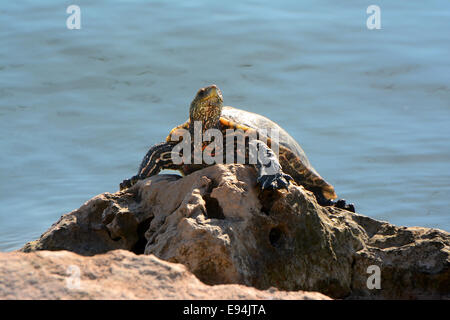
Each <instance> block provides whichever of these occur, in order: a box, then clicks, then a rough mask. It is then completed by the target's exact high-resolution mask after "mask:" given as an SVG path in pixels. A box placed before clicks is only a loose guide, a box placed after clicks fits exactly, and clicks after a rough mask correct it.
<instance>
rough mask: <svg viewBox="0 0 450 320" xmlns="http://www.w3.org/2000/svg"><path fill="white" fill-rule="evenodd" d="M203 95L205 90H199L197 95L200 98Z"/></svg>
mask: <svg viewBox="0 0 450 320" xmlns="http://www.w3.org/2000/svg"><path fill="white" fill-rule="evenodd" d="M205 93H206V89H205V88H201V89H200V90H199V91H198V95H199V96H200V97H203V96H204V95H205Z"/></svg>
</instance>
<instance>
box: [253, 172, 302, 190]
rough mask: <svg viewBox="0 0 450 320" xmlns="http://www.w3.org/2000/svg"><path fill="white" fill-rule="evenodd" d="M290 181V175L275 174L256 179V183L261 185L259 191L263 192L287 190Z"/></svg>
mask: <svg viewBox="0 0 450 320" xmlns="http://www.w3.org/2000/svg"><path fill="white" fill-rule="evenodd" d="M290 180H293V179H292V177H291V176H290V175H288V174H285V173H276V174H269V175H263V176H260V177H258V180H257V183H259V184H260V185H261V189H263V190H265V189H268V190H278V189H283V188H284V189H287V188H288V186H289V181H290Z"/></svg>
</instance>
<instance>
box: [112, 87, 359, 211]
mask: <svg viewBox="0 0 450 320" xmlns="http://www.w3.org/2000/svg"><path fill="white" fill-rule="evenodd" d="M196 127H197V129H198V130H201V132H200V134H202V133H205V132H207V131H208V130H210V129H212V130H216V132H217V130H218V131H219V132H220V133H222V134H223V135H224V136H227V134H228V133H229V132H233V133H236V132H239V133H240V134H241V135H244V136H245V138H246V139H247V140H245V144H244V145H245V147H244V148H243V149H242V148H238V146H237V143H235V142H234V139H233V146H232V148H233V149H230V150H232V152H233V153H234V154H233V155H232V156H233V160H234V162H235V163H236V158H238V155H240V156H241V159H244V161H245V164H249V165H253V166H254V167H255V169H256V170H257V173H258V178H257V181H256V182H257V184H259V185H260V188H261V189H262V190H279V189H287V188H288V186H289V184H290V183H295V184H297V185H301V186H303V187H304V188H305V189H307V190H309V191H311V192H313V194H314V195H315V197H316V200H317V202H318V203H319V204H320V205H322V206H335V207H338V208H341V209H346V210H348V211H351V212H355V207H354V205H353V204H347V203H346V201H345V200H344V199H339V200H336V199H337V198H338V197H337V195H336V193H335V190H334V187H333V186H332V185H331V184H330V183H328V182H327V181H326V180H325V179H324V178H322V177H321V176H320V174H319V173H318V172H317V171H316V170H315V169H314V168H313V166H312V165H311V163H310V162H309V160H308V158H307V157H306V154H305V152H304V151H303V149H302V148H301V147H300V145H299V144H298V143H297V141H296V140H295V139H294V138H292V137H291V136H290V135H289V134H288V133H287V132H286V131H285V130H284V129H282V128H281V127H280V126H279V125H278V124H276V123H275V122H273V121H272V120H270V119H268V118H266V117H264V116H262V115H259V114H256V113H252V112H249V111H245V110H242V109H238V108H234V107H231V106H224V105H223V96H222V92H221V91H220V89H219V88H218V87H217V86H216V85H214V84H213V85H210V86H206V87H203V88H201V89H200V90H198V92H197V94H196V95H195V97H194V99H193V100H192V102H191V105H190V109H189V119H188V120H187V121H186V122H185V123H183V124H181V125H179V126H177V127H175V128H173V129H172V130H171V131H170V133H169V135H168V136H167V138H166V141H164V142H161V143H158V144H156V145H154V146H152V147H151V148H150V150H149V151H148V152H147V154H146V155H145V157H144V158H143V160H142V162H141V165H140V166H139V170H138V173H137V175H135V176H133V177H131V178H130V179H125V180H123V182H122V183H121V184H120V190H123V189H126V188H129V187H131V186H132V185H134V184H135V183H136V182H137V181H138V180H142V179H145V178H147V177H150V176H153V175H156V174H158V173H159V172H160V171H161V170H162V169H173V170H178V171H180V172H181V173H182V174H183V175H187V174H189V173H192V172H194V171H196V170H199V169H201V168H203V167H205V166H209V165H211V163H206V161H204V160H202V159H200V161H194V163H192V158H187V159H188V160H191V161H184V162H179V161H174V158H173V152H175V151H174V150H175V146H176V145H178V143H179V142H180V136H183V139H182V141H184V139H186V138H190V137H194V142H192V141H186V143H188V144H189V147H192V149H195V146H194V144H195V143H198V142H195V134H196V133H195V128H196ZM267 129H270V130H272V131H276V132H278V145H277V146H278V151H279V152H278V154H277V153H276V152H275V148H274V146H275V144H274V139H272V138H271V137H269V135H268V134H267ZM230 130H231V131H230ZM188 140H192V139H188ZM241 141H242V140H241ZM200 145H201V148H202V151H203V152H204V151H205V149H206V150H208V148H209V147H211V145H212V144H209V145H208V144H207V143H206V142H203V141H200ZM200 145H197V146H198V147H199V146H200ZM272 146H273V147H272ZM215 147H217V145H215ZM209 149H211V148H209ZM222 150H225V147H224V148H223V149H222ZM252 150H253V153H252V152H251V151H252ZM255 150H256V152H257V156H256V161H253V163H251V162H250V160H251V159H252V158H250V156H251V155H255V153H254V152H255ZM210 151H211V154H212V155H217V154H216V153H217V150H216V149H213V150H210ZM175 154H176V152H175ZM261 155H263V156H261ZM223 157H225V155H223ZM184 159H185V160H186V158H184ZM219 159H220V155H219ZM253 159H254V158H253Z"/></svg>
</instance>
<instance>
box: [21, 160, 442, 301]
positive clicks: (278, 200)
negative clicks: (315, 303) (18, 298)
mask: <svg viewBox="0 0 450 320" xmlns="http://www.w3.org/2000/svg"><path fill="white" fill-rule="evenodd" d="M449 248H450V234H449V233H447V232H445V231H442V230H438V229H430V228H418V227H414V228H405V227H397V226H393V225H391V224H389V223H387V222H381V221H377V220H374V219H371V218H369V217H366V216H363V215H360V214H354V213H351V212H348V211H345V210H340V209H337V208H332V207H321V206H320V205H318V204H317V202H316V200H315V197H314V195H313V194H312V193H311V192H309V191H307V190H305V189H304V188H303V187H301V186H296V185H290V186H289V189H288V190H279V191H264V192H262V191H260V189H259V188H258V186H257V185H256V172H255V170H254V169H253V168H251V167H249V166H245V165H215V166H211V167H208V168H205V169H202V170H199V171H196V172H194V173H192V174H190V175H188V176H186V177H183V178H181V177H179V176H176V175H158V176H155V177H151V178H148V179H146V180H143V181H140V182H138V183H137V184H136V185H134V186H133V187H132V188H130V189H127V190H123V191H119V192H117V193H113V194H111V193H104V194H101V195H99V196H97V197H95V198H93V199H91V200H89V201H88V202H86V203H85V204H84V205H83V206H82V207H81V208H79V209H78V210H75V211H73V212H71V213H68V214H66V215H64V216H62V217H61V219H60V220H59V221H58V222H56V223H55V224H54V225H53V226H52V227H51V228H50V229H49V230H48V231H47V232H46V233H44V234H43V235H42V236H41V238H40V239H39V240H36V241H34V242H31V243H28V244H27V245H26V246H25V247H24V248H23V249H22V250H23V251H25V252H28V251H35V250H70V251H74V252H77V253H80V254H83V255H94V254H97V253H103V252H107V251H109V250H112V249H126V250H130V251H133V252H134V253H138V254H142V253H145V254H153V255H155V256H157V257H158V258H161V259H163V260H166V261H169V262H176V263H182V264H184V265H185V266H186V267H187V268H188V270H190V271H191V272H192V273H193V274H195V275H196V276H197V277H198V278H199V279H200V280H201V281H203V282H204V283H207V284H225V283H226V284H229V283H236V284H244V285H247V286H252V287H255V288H257V289H262V290H264V289H267V288H270V287H276V288H279V289H281V290H306V291H319V292H322V293H324V294H326V295H328V296H331V297H333V298H372V299H374V298H375V299H380V298H381V299H382V298H384V299H391V298H394V299H399V298H400V299H415V298H446V297H449V296H450V289H449V288H450V268H449V266H450V263H449V262H450V249H449ZM370 266H376V267H378V268H379V271H380V281H379V285H380V289H376V288H372V287H371V286H370V285H369V286H368V280H369V282H371V281H373V277H372V278H370V279H369V277H370V276H371V275H372V274H371V273H370V272H371V270H372V269H370V268H369V267H370ZM371 268H372V267H371Z"/></svg>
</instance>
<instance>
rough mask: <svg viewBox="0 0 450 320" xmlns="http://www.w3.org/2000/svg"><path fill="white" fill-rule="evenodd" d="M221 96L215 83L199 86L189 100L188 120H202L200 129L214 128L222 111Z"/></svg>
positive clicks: (192, 121)
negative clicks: (193, 96) (192, 97)
mask: <svg viewBox="0 0 450 320" xmlns="http://www.w3.org/2000/svg"><path fill="white" fill-rule="evenodd" d="M222 107H223V98H222V92H220V89H219V88H218V87H217V86H216V85H215V84H213V85H211V86H208V87H204V88H201V89H200V90H198V92H197V94H196V95H195V98H194V100H192V102H191V108H190V109H189V120H190V122H191V124H193V123H194V121H201V122H202V129H203V130H207V129H211V128H216V127H217V125H218V123H219V118H220V114H221V113H222Z"/></svg>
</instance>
